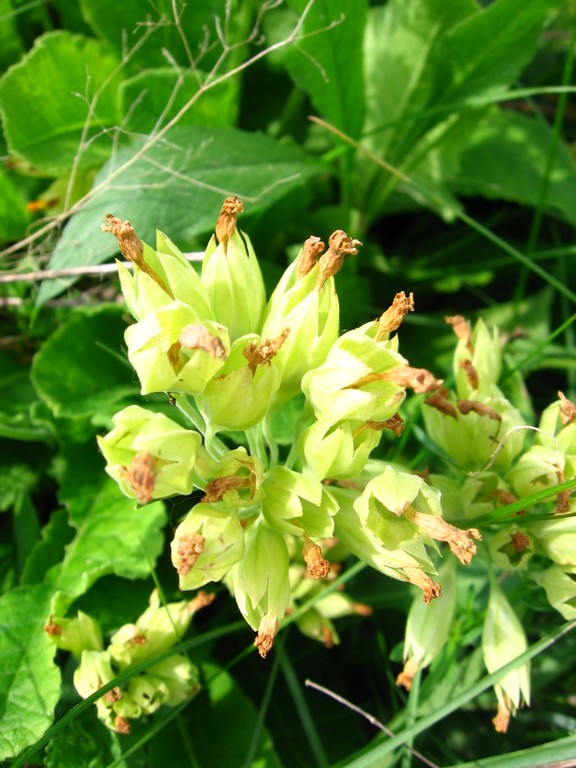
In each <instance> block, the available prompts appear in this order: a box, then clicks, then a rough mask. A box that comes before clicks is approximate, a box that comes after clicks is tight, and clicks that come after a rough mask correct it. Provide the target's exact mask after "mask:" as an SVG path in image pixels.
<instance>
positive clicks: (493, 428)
mask: <svg viewBox="0 0 576 768" xmlns="http://www.w3.org/2000/svg"><path fill="white" fill-rule="evenodd" d="M422 415H423V417H424V424H425V426H426V431H427V432H428V435H429V436H430V438H431V439H432V440H433V441H434V442H435V443H436V444H437V445H439V446H440V448H442V450H443V451H445V452H446V453H447V454H448V455H449V456H451V457H452V458H453V459H454V461H455V462H456V464H457V465H458V466H459V467H461V468H462V469H466V470H470V471H478V470H481V469H483V468H484V467H486V466H487V465H488V464H490V465H491V466H494V467H495V468H496V469H497V470H501V471H502V470H506V469H508V468H509V467H510V465H511V464H512V462H513V461H514V459H515V457H516V456H517V455H518V454H519V453H520V451H521V450H522V448H523V445H524V434H525V433H524V430H519V429H513V428H514V427H518V426H524V419H523V418H522V416H521V415H520V412H519V411H518V410H517V409H516V408H514V407H513V406H512V404H511V403H510V402H509V401H508V400H506V398H505V397H503V396H502V393H501V392H500V390H499V389H498V388H497V387H496V386H494V385H492V386H491V388H490V389H489V390H488V391H487V394H485V396H483V398H482V400H481V401H479V400H474V401H472V400H458V401H455V400H453V399H452V398H450V397H449V395H448V392H447V390H444V391H440V392H436V393H434V394H433V395H431V396H430V397H428V398H427V399H426V400H425V401H424V408H423V409H422Z"/></svg>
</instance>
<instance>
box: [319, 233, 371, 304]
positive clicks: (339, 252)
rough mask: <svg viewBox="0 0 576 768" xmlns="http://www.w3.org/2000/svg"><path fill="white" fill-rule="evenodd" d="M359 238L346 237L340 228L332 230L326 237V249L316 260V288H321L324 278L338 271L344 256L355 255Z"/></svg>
mask: <svg viewBox="0 0 576 768" xmlns="http://www.w3.org/2000/svg"><path fill="white" fill-rule="evenodd" d="M359 245H362V243H361V242H360V240H353V239H352V238H351V237H348V235H347V234H346V232H344V231H343V230H342V229H337V230H336V232H332V234H331V235H330V237H329V239H328V250H327V251H326V253H325V254H323V255H322V256H321V257H320V260H319V262H318V288H319V289H320V288H322V287H323V285H324V283H325V282H326V280H328V278H329V277H332V276H333V275H335V274H336V273H337V272H339V271H340V268H341V266H342V262H343V261H344V256H347V255H349V254H350V255H352V256H356V254H357V253H358V248H357V246H359Z"/></svg>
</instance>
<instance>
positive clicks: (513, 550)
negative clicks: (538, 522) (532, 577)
mask: <svg viewBox="0 0 576 768" xmlns="http://www.w3.org/2000/svg"><path fill="white" fill-rule="evenodd" d="M534 539H535V536H534V531H533V529H532V528H531V529H530V535H528V533H527V530H526V528H520V527H519V526H517V525H507V526H506V527H505V528H501V529H500V530H499V531H495V532H493V533H492V534H491V535H490V538H489V539H488V547H489V549H490V558H491V561H492V563H493V564H494V566H495V567H496V568H501V569H502V570H504V571H523V570H525V569H526V568H527V567H528V564H529V562H530V560H531V559H532V556H533V554H534Z"/></svg>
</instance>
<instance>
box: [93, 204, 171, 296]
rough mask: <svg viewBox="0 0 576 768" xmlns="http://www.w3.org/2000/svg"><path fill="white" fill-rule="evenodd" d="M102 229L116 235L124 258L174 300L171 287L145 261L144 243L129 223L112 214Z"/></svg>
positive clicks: (107, 216) (107, 217)
mask: <svg viewBox="0 0 576 768" xmlns="http://www.w3.org/2000/svg"><path fill="white" fill-rule="evenodd" d="M101 229H102V232H110V233H111V234H112V235H114V237H115V238H116V240H118V245H119V246H120V251H121V253H122V256H124V258H125V259H126V260H127V261H132V262H134V264H135V265H136V266H137V267H138V269H140V270H141V271H142V272H145V273H146V274H147V275H148V276H149V277H151V278H152V280H154V282H155V283H156V284H157V285H158V286H159V287H160V288H161V289H162V290H163V291H164V293H167V294H168V296H170V298H171V299H173V298H174V294H173V292H172V290H171V289H170V287H169V286H168V285H166V283H165V282H164V280H162V278H161V277H160V275H158V274H157V273H156V272H154V270H153V269H152V267H151V266H150V265H149V264H147V263H146V261H145V260H144V243H143V242H142V240H140V238H139V237H138V235H137V234H136V232H135V231H134V227H133V226H132V224H130V222H129V221H121V220H120V219H119V218H117V217H116V216H113V215H112V214H111V213H107V214H106V221H105V222H104V223H103V224H102V226H101Z"/></svg>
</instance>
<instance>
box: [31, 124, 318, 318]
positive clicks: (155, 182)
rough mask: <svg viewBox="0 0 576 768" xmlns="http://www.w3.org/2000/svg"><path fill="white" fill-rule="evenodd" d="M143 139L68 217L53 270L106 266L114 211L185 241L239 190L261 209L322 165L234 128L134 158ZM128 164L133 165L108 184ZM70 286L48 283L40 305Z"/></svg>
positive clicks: (148, 235)
mask: <svg viewBox="0 0 576 768" xmlns="http://www.w3.org/2000/svg"><path fill="white" fill-rule="evenodd" d="M145 140H146V139H145V138H141V139H138V140H134V142H132V144H131V145H130V146H129V147H126V148H124V149H122V150H120V151H119V152H118V153H117V155H116V156H115V157H114V158H113V159H112V160H111V161H110V162H109V163H107V164H106V166H105V167H104V168H103V169H102V171H101V172H100V173H99V174H98V176H97V178H96V180H95V187H100V186H101V185H104V186H103V188H102V191H101V192H100V193H99V194H98V195H96V196H95V197H94V198H93V199H92V200H91V201H90V202H89V203H87V204H86V206H85V207H83V208H82V209H81V210H80V211H79V212H78V213H77V214H75V215H74V216H73V217H72V219H71V220H70V221H69V223H68V225H67V226H66V228H65V230H64V233H63V235H62V238H61V239H60V241H59V243H58V245H57V247H56V250H55V251H54V254H53V256H52V259H51V260H50V267H51V268H53V269H58V268H60V267H67V266H85V265H90V264H100V263H101V262H103V261H105V260H106V259H108V258H110V257H111V256H112V255H113V254H115V253H116V252H117V244H116V241H115V240H114V238H113V237H112V236H111V235H109V234H106V233H103V232H101V231H100V225H101V223H102V221H103V220H104V216H105V214H106V213H108V212H111V213H113V214H114V215H116V216H118V217H120V218H121V219H129V220H130V221H131V223H132V225H133V226H134V228H135V229H136V232H137V233H138V235H139V236H140V238H141V239H142V240H145V241H146V242H149V243H154V242H155V231H156V229H161V230H162V231H164V232H166V233H167V234H169V236H170V238H171V239H172V240H173V241H174V242H176V243H177V244H178V245H182V244H183V243H185V242H187V241H190V239H191V238H192V237H194V236H195V235H198V234H200V233H206V232H209V231H211V230H212V229H213V228H214V226H215V224H216V219H217V217H218V213H219V211H220V208H221V206H222V201H223V199H224V198H225V197H226V196H227V195H230V194H237V195H238V196H239V197H240V198H241V199H242V200H244V202H245V203H246V210H247V212H250V213H256V212H258V211H262V210H264V209H266V208H267V207H269V206H270V205H272V203H274V202H275V201H277V200H279V199H280V198H281V197H282V196H283V195H285V194H286V193H287V192H289V191H291V190H293V189H294V188H296V187H298V186H301V185H302V184H304V183H305V182H306V181H307V180H308V179H309V178H310V177H311V176H312V175H314V174H317V173H318V172H320V171H321V170H322V166H319V165H318V164H317V163H316V162H314V161H312V160H310V159H308V158H307V157H306V155H304V153H303V152H302V151H301V150H300V149H299V148H298V147H297V146H295V145H294V144H291V143H286V142H279V141H274V140H273V139H270V138H268V137H267V136H264V135H262V134H256V133H246V132H244V131H239V130H236V129H234V128H206V127H200V126H193V125H187V126H182V127H178V128H175V129H173V130H172V131H170V132H169V134H168V135H167V136H166V137H165V139H164V140H163V141H161V142H159V143H157V144H156V145H155V146H153V147H152V148H151V149H150V150H149V151H148V152H146V154H145V155H144V156H143V157H141V158H140V159H138V160H136V162H134V163H132V160H133V159H134V157H135V155H136V153H137V152H139V151H140V150H141V149H142V146H143V144H144V142H145ZM127 162H128V163H132V164H131V165H130V166H129V167H127V168H126V170H125V171H123V172H121V173H120V174H119V175H118V176H116V177H114V178H113V180H112V181H111V182H110V183H109V184H106V180H107V179H108V178H109V177H110V176H111V175H112V174H113V173H115V172H116V171H117V170H118V169H120V168H122V166H123V165H124V164H125V163H127ZM240 226H242V225H240ZM70 283H71V281H70V280H53V281H51V282H49V283H48V282H45V283H43V284H42V286H41V288H40V292H39V295H38V303H40V304H41V303H43V302H45V301H47V300H48V299H49V298H52V297H53V296H56V295H57V294H58V293H60V292H61V291H62V290H63V289H64V288H65V287H66V286H68V285H69V284H70Z"/></svg>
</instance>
